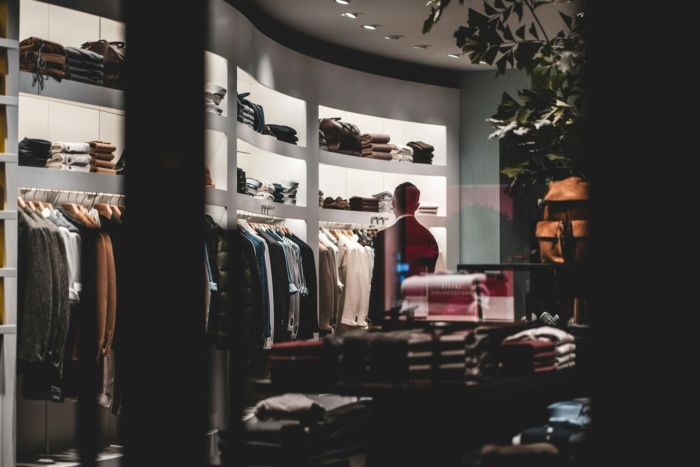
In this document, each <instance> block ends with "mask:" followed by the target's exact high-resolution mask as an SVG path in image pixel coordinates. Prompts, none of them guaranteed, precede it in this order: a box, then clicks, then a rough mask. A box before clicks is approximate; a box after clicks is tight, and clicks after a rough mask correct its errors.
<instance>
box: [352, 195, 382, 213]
mask: <svg viewBox="0 0 700 467" xmlns="http://www.w3.org/2000/svg"><path fill="white" fill-rule="evenodd" d="M350 209H351V210H353V211H365V212H379V199H377V198H374V197H362V196H353V197H351V198H350Z"/></svg>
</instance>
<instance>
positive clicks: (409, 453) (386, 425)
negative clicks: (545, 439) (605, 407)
mask: <svg viewBox="0 0 700 467" xmlns="http://www.w3.org/2000/svg"><path fill="white" fill-rule="evenodd" d="M589 379H590V378H588V377H587V376H586V375H583V374H582V373H581V372H580V371H577V370H576V368H571V369H566V370H561V371H558V372H556V373H548V374H537V375H528V376H500V377H498V378H497V379H494V380H492V381H486V382H481V383H479V384H477V385H464V384H459V383H440V384H429V383H421V384H380V383H377V384H372V383H357V384H343V383H318V384H317V383H315V382H313V381H308V382H289V383H287V382H278V381H274V382H273V381H270V380H258V381H255V382H254V390H255V391H256V392H257V393H259V394H270V395H273V394H281V393H289V392H298V393H307V394H311V393H332V394H340V395H351V396H358V397H369V398H371V399H372V400H373V401H374V406H375V409H374V413H373V415H372V417H373V422H372V427H371V432H370V434H369V435H370V443H369V447H368V452H367V466H377V467H379V466H387V465H402V466H412V465H416V466H428V465H435V466H440V467H449V466H462V465H464V463H463V461H462V457H463V456H464V453H465V452H467V451H469V450H474V449H478V448H479V447H480V446H482V445H483V444H485V443H500V444H510V443H511V440H512V437H513V436H515V435H517V434H518V433H519V432H520V431H522V430H523V429H525V428H528V427H533V426H540V425H544V424H546V422H547V419H548V416H549V414H548V411H547V406H548V405H549V404H551V403H553V402H558V401H563V400H571V399H574V398H578V397H590V393H589V392H590V384H589Z"/></svg>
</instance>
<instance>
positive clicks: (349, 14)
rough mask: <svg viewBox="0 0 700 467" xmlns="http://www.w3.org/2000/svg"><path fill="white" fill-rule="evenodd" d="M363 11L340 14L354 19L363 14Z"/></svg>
mask: <svg viewBox="0 0 700 467" xmlns="http://www.w3.org/2000/svg"><path fill="white" fill-rule="evenodd" d="M362 14H363V13H360V12H355V13H343V14H342V15H340V16H345V17H346V18H352V19H357V17H358V16H360V15H362Z"/></svg>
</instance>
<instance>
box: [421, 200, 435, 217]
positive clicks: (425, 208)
mask: <svg viewBox="0 0 700 467" xmlns="http://www.w3.org/2000/svg"><path fill="white" fill-rule="evenodd" d="M437 213H438V205H437V204H435V203H431V202H429V201H421V202H420V206H418V209H417V210H416V214H433V215H437Z"/></svg>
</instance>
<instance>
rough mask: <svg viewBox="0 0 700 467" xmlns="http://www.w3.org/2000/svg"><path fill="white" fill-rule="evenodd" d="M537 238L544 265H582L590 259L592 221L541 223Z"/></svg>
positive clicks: (536, 228)
mask: <svg viewBox="0 0 700 467" xmlns="http://www.w3.org/2000/svg"><path fill="white" fill-rule="evenodd" d="M535 236H536V237H537V242H538V244H539V247H540V260H541V261H542V262H543V263H582V262H585V261H586V260H587V259H588V252H589V242H590V236H591V223H590V221H587V220H571V221H564V220H548V221H539V222H538V223H537V226H536V227H535Z"/></svg>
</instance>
